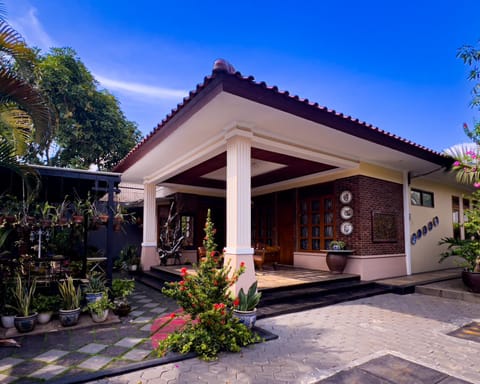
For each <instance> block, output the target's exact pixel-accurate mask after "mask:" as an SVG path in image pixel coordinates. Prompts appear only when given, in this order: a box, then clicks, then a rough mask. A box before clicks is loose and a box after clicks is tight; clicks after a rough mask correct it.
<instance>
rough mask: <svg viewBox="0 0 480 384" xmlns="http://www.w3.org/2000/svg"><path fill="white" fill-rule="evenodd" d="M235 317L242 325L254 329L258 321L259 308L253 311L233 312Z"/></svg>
mask: <svg viewBox="0 0 480 384" xmlns="http://www.w3.org/2000/svg"><path fill="white" fill-rule="evenodd" d="M233 316H234V317H236V318H237V319H238V320H239V321H240V322H241V323H243V324H245V326H247V327H248V328H252V327H253V326H254V325H255V322H256V321H257V308H255V309H254V310H253V311H239V310H237V309H234V310H233Z"/></svg>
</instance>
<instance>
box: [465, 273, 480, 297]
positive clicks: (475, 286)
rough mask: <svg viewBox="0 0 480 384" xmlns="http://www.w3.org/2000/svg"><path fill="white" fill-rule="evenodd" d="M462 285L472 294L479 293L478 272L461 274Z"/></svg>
mask: <svg viewBox="0 0 480 384" xmlns="http://www.w3.org/2000/svg"><path fill="white" fill-rule="evenodd" d="M462 281H463V284H465V286H466V287H467V288H468V289H469V290H470V291H472V292H475V293H480V272H469V271H463V272H462Z"/></svg>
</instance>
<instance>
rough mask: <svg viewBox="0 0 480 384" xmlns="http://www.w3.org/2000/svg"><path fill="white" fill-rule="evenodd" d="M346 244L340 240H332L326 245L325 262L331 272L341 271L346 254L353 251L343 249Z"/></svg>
mask: <svg viewBox="0 0 480 384" xmlns="http://www.w3.org/2000/svg"><path fill="white" fill-rule="evenodd" d="M345 248H346V244H345V242H344V241H342V240H332V241H330V244H329V245H328V249H327V250H326V252H327V257H326V259H325V261H326V262H327V266H328V269H329V270H330V272H331V273H333V274H340V273H343V270H344V269H345V267H346V265H347V261H348V256H349V255H350V254H352V253H353V251H352V250H348V249H345Z"/></svg>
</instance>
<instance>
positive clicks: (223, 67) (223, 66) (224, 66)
mask: <svg viewBox="0 0 480 384" xmlns="http://www.w3.org/2000/svg"><path fill="white" fill-rule="evenodd" d="M213 70H214V71H225V72H227V73H232V74H233V73H235V68H234V66H233V65H232V64H230V63H229V62H228V61H227V60H225V59H217V60H215V63H213Z"/></svg>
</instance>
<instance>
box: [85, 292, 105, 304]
mask: <svg viewBox="0 0 480 384" xmlns="http://www.w3.org/2000/svg"><path fill="white" fill-rule="evenodd" d="M102 297H103V292H93V293H92V292H89V293H85V301H86V302H87V304H90V303H95V302H96V301H98V300H100V299H101V298H102Z"/></svg>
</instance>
